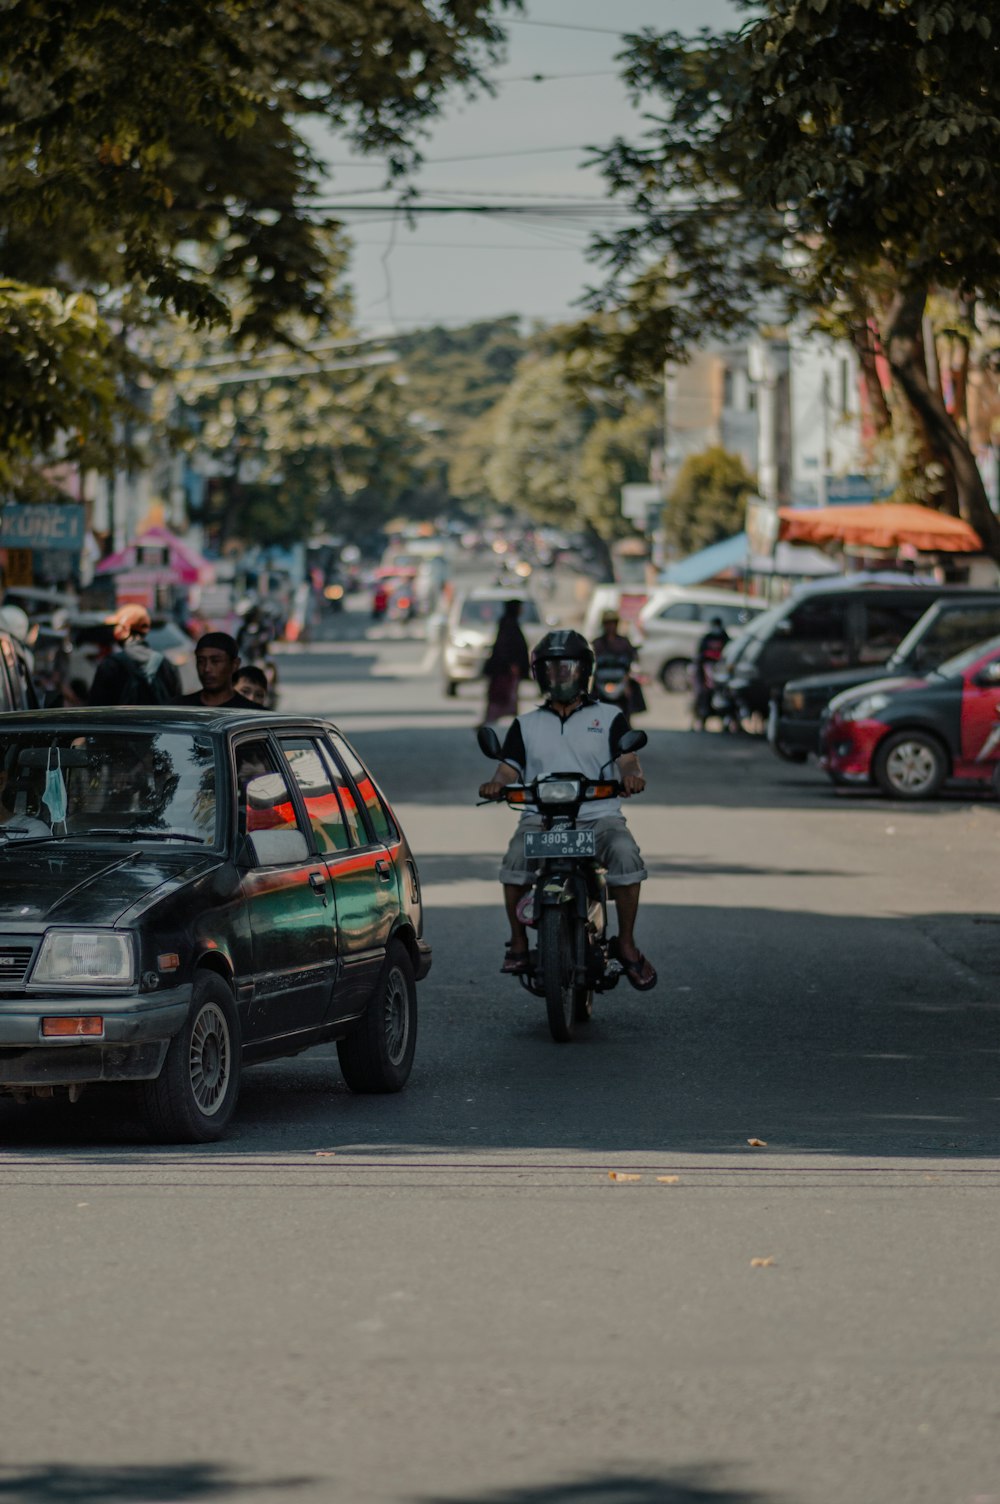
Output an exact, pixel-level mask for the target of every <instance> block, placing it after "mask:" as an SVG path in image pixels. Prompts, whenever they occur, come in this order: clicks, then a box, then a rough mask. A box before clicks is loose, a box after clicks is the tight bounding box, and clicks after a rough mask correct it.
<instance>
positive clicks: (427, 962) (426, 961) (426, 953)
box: [415, 940, 431, 982]
mask: <svg viewBox="0 0 1000 1504" xmlns="http://www.w3.org/2000/svg"><path fill="white" fill-rule="evenodd" d="M417 958H418V959H417V965H416V969H415V976H416V978H417V981H418V982H422V981H423V979H424V977H425V976H426V975H427V973H428V972H429V971H430V969H431V948H430V946H429V945H428V944H427V941H426V940H418V941H417Z"/></svg>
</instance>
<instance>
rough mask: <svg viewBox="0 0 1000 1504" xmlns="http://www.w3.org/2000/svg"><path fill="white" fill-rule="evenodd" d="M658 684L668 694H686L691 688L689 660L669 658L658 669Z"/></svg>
mask: <svg viewBox="0 0 1000 1504" xmlns="http://www.w3.org/2000/svg"><path fill="white" fill-rule="evenodd" d="M660 683H661V684H662V685H663V688H664V689H665V690H666V691H667V693H668V694H671V695H683V694H686V693H687V691H688V690H689V689H690V688H691V660H690V658H671V660H670V662H669V663H665V664H664V665H663V667H662V668H661V669H660Z"/></svg>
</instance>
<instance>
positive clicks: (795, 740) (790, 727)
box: [767, 700, 820, 752]
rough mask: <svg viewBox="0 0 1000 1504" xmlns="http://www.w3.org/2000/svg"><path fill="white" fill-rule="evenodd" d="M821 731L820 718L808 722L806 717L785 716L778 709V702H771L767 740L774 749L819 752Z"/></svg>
mask: <svg viewBox="0 0 1000 1504" xmlns="http://www.w3.org/2000/svg"><path fill="white" fill-rule="evenodd" d="M819 730H820V720H819V716H816V717H815V719H813V720H808V719H807V718H806V717H805V716H790V715H785V714H783V713H782V711H781V710H780V709H779V708H778V707H777V702H776V701H775V700H772V701H771V709H770V711H769V713H768V718H767V739H768V741H769V742H770V744H771V746H772V747H778V746H781V747H784V748H785V749H786V750H787V751H789V752H818V751H819Z"/></svg>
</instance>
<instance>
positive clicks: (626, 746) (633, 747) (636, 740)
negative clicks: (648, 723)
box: [618, 728, 649, 752]
mask: <svg viewBox="0 0 1000 1504" xmlns="http://www.w3.org/2000/svg"><path fill="white" fill-rule="evenodd" d="M648 741H649V737H648V736H647V735H646V733H645V731H638V730H636V729H635V728H633V729H632V730H631V731H626V733H625V735H624V736H623V737H622V739H621V742H620V743H619V748H618V750H619V751H620V752H641V751H642V749H643V747H644V746H645V745H646V743H647V742H648Z"/></svg>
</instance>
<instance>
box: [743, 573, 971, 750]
mask: <svg viewBox="0 0 1000 1504" xmlns="http://www.w3.org/2000/svg"><path fill="white" fill-rule="evenodd" d="M998 632H1000V591H998V590H984V591H981V592H976V591H970V590H967V589H961V588H954V587H953V588H952V589H951V590H949V591H948V592H947V593H946V594H943V595H941V596H939V597H938V599H937V600H936V601H935V602H934V604H933V605H932V606H931V607H930V608H929V610H927V611H925V612H924V614H923V615H922V616H921V618H920V620H919V621H918V622H917V624H916V626H915V627H914V628H913V629H912V631H911V632H909V633H908V634H907V635H906V637H904V638H903V640H902V642H901V643H900V644H899V646H898V648H896V650H895V652H894V653H893V654H892V655H891V656H890V657H889V658H886V659H884V660H882V659H878V660H877V661H870V662H862V663H859V664H857V665H856V666H855V667H854V668H849V669H841V670H840V671H839V672H837V673H832V674H811V675H809V677H808V678H805V679H790V680H789V681H788V683H787V684H786V685H785V686H784V688H783V689H782V690H781V691H780V692H779V693H778V694H776V695H775V697H774V699H773V700H772V701H771V711H770V716H769V718H768V726H767V736H768V741H769V742H770V743H771V746H772V747H773V748H774V750H775V752H777V754H778V756H779V757H784V758H787V759H788V760H789V761H791V762H804V761H805V759H806V758H807V757H808V755H809V753H810V752H816V753H818V752H819V734H820V718H821V716H822V714H823V711H824V710H825V709H826V707H827V705H828V704H829V703H830V701H831V700H832V699H833V697H834V696H835V695H839V694H841V693H842V692H843V691H844V690H848V689H854V688H856V687H857V686H858V685H861V684H867V683H869V682H872V681H874V680H875V679H884V678H886V677H887V676H892V677H897V676H900V675H901V676H904V677H907V678H908V677H910V676H913V675H916V676H920V675H923V674H927V673H929V672H930V670H931V669H933V668H937V667H938V665H939V664H941V663H944V662H945V661H946V660H947V659H949V658H952V657H954V655H955V654H956V653H961V652H964V650H965V649H966V648H969V647H972V646H974V645H975V643H977V642H982V641H983V640H984V639H985V638H987V637H994V636H995V635H996V634H997V633H998Z"/></svg>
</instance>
